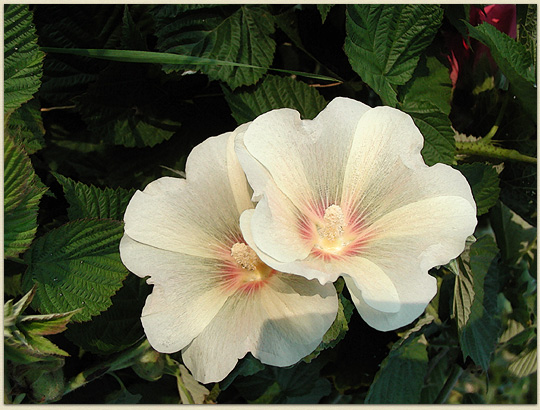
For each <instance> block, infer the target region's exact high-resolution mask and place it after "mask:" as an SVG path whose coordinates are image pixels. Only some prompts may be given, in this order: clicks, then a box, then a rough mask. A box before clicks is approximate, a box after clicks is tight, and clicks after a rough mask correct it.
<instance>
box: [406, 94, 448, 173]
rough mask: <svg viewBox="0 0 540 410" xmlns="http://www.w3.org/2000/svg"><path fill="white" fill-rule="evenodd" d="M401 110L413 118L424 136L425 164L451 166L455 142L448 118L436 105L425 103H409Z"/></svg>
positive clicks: (423, 154)
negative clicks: (439, 163)
mask: <svg viewBox="0 0 540 410" xmlns="http://www.w3.org/2000/svg"><path fill="white" fill-rule="evenodd" d="M402 110H403V111H405V112H406V113H407V114H409V115H410V116H411V117H412V118H413V121H414V123H415V124H416V126H417V127H418V129H419V130H420V132H421V133H422V135H423V136H424V148H423V149H422V156H423V157H424V161H425V162H426V164H428V165H433V164H436V163H438V162H442V163H445V164H452V163H453V162H454V161H455V160H454V155H455V142H454V131H453V130H452V123H451V122H450V119H449V118H448V116H447V115H446V114H444V113H443V112H441V111H440V109H439V107H437V105H435V104H434V103H431V102H427V101H420V102H415V103H411V102H409V103H408V104H407V106H403V107H402Z"/></svg>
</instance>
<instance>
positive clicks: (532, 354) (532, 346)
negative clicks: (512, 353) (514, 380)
mask: <svg viewBox="0 0 540 410" xmlns="http://www.w3.org/2000/svg"><path fill="white" fill-rule="evenodd" d="M537 367H538V357H537V346H536V337H535V338H533V340H532V341H531V343H529V344H528V345H527V348H526V349H525V350H524V351H523V352H521V353H520V354H519V356H518V357H516V358H515V359H514V360H513V361H512V363H510V365H509V366H508V370H509V371H510V373H511V374H513V375H514V376H516V377H525V376H528V375H529V374H532V373H534V372H536V371H537Z"/></svg>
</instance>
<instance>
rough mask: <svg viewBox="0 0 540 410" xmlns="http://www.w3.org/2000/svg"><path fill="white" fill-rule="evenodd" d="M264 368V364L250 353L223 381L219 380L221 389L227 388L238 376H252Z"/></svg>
mask: <svg viewBox="0 0 540 410" xmlns="http://www.w3.org/2000/svg"><path fill="white" fill-rule="evenodd" d="M263 369H264V364H262V363H261V362H260V361H259V360H257V359H256V358H254V357H253V356H252V354H251V353H248V354H247V355H246V356H245V357H244V358H243V359H242V360H241V361H240V363H238V364H237V365H236V367H235V368H234V370H233V371H232V372H231V373H229V374H228V375H227V377H226V378H225V379H223V381H221V382H219V387H220V388H221V390H225V389H226V388H227V387H229V386H230V385H231V383H232V382H233V381H234V380H235V379H236V378H237V377H238V376H252V375H254V374H255V373H258V372H260V371H261V370H263Z"/></svg>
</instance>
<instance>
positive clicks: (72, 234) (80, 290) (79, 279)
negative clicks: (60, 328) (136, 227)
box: [23, 219, 128, 322]
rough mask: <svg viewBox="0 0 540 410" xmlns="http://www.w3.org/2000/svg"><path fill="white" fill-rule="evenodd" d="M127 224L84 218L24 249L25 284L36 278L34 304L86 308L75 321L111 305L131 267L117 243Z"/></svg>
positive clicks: (56, 308)
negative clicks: (25, 265) (128, 265)
mask: <svg viewBox="0 0 540 410" xmlns="http://www.w3.org/2000/svg"><path fill="white" fill-rule="evenodd" d="M122 235H123V225H122V223H120V222H118V221H113V220H107V219H103V220H100V219H82V220H77V221H75V222H70V223H67V224H65V225H62V226H61V227H59V228H56V229H53V230H52V231H50V232H48V233H47V234H45V235H44V236H42V237H41V238H39V239H38V240H37V241H35V242H34V244H33V245H32V247H31V248H30V250H29V251H28V252H27V253H26V254H25V261H26V262H27V263H28V265H29V266H28V270H27V271H26V273H25V275H24V277H23V287H25V288H27V289H29V288H30V287H32V286H33V285H34V284H36V286H37V289H36V296H35V297H34V300H33V301H32V306H34V307H35V308H36V309H38V310H39V311H40V312H42V313H54V312H59V311H60V312H66V311H70V310H75V309H79V308H83V309H82V310H81V311H79V312H78V313H77V314H75V315H74V316H73V320H74V321H79V322H82V321H87V320H90V318H91V317H92V316H95V315H97V314H99V313H100V312H102V311H104V310H106V309H107V308H108V307H109V306H110V305H111V296H113V295H114V294H115V293H116V291H117V290H118V289H119V288H120V287H121V286H122V281H123V280H124V278H125V277H126V275H127V274H128V271H127V270H126V268H125V267H124V265H123V264H122V262H121V261H120V254H119V251H118V245H119V243H120V239H121V237H122Z"/></svg>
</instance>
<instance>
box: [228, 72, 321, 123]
mask: <svg viewBox="0 0 540 410" xmlns="http://www.w3.org/2000/svg"><path fill="white" fill-rule="evenodd" d="M222 88H223V91H224V93H225V99H226V100H227V103H228V104H229V107H231V111H232V116H233V117H234V119H235V120H236V121H237V122H238V124H243V123H246V122H249V121H252V120H254V119H255V118H256V117H257V116H259V115H261V114H263V113H265V112H267V111H270V110H273V109H276V108H293V109H295V110H298V111H299V112H300V114H301V116H302V118H307V119H312V118H314V117H315V116H316V115H317V114H318V113H319V112H320V111H321V110H322V109H323V108H324V107H325V106H326V101H325V100H324V98H323V97H322V96H321V95H320V94H319V92H318V91H317V90H316V89H315V88H313V87H310V86H308V85H307V84H306V83H303V82H301V81H297V80H295V79H292V78H290V77H279V76H274V75H268V76H266V77H265V78H264V80H263V81H261V82H260V83H259V84H257V86H256V87H254V88H252V89H249V90H247V91H241V92H238V91H237V92H234V93H233V92H231V91H229V90H228V89H227V88H226V87H222Z"/></svg>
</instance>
